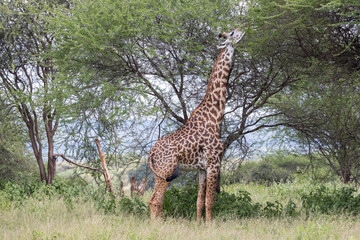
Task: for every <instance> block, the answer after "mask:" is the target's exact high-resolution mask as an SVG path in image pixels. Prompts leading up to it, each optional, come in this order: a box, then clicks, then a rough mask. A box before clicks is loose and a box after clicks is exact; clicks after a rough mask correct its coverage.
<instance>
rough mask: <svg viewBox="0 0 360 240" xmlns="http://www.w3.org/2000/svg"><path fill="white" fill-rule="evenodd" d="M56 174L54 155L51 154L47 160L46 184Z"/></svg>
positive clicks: (49, 182) (50, 182)
mask: <svg viewBox="0 0 360 240" xmlns="http://www.w3.org/2000/svg"><path fill="white" fill-rule="evenodd" d="M55 174H56V157H55V156H53V155H52V157H51V159H50V158H49V160H48V180H47V184H52V181H53V179H54V178H55Z"/></svg>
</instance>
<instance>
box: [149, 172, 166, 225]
mask: <svg viewBox="0 0 360 240" xmlns="http://www.w3.org/2000/svg"><path fill="white" fill-rule="evenodd" d="M169 184H170V182H167V181H165V180H164V179H161V178H159V177H157V176H155V188H154V192H153V194H152V195H151V197H150V200H149V206H150V216H151V220H152V221H154V220H155V219H157V218H161V214H162V210H163V203H164V196H165V191H166V188H167V187H168V186H169Z"/></svg>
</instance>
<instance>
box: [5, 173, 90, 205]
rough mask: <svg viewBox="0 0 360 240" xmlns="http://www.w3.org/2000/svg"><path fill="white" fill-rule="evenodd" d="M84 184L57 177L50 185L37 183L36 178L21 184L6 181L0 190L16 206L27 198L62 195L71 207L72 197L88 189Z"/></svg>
mask: <svg viewBox="0 0 360 240" xmlns="http://www.w3.org/2000/svg"><path fill="white" fill-rule="evenodd" d="M86 188H87V187H86V186H83V185H79V184H78V183H77V182H74V181H73V180H66V179H61V178H58V179H56V180H55V181H54V182H53V184H52V185H46V184H45V183H39V181H38V180H33V181H28V182H24V183H22V184H21V185H19V184H18V183H14V182H7V183H6V185H5V188H4V189H3V190H1V195H2V197H3V199H5V200H6V201H10V202H12V203H13V204H15V205H16V206H21V205H22V204H23V203H24V202H25V201H27V200H28V199H36V200H39V201H41V200H43V199H45V198H46V199H50V198H52V197H60V196H61V197H63V198H64V199H65V200H66V202H67V204H68V206H69V207H71V206H72V205H71V204H72V201H73V199H74V198H80V197H82V196H84V195H85V193H86V192H87V190H88V189H86Z"/></svg>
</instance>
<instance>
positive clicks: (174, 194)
mask: <svg viewBox="0 0 360 240" xmlns="http://www.w3.org/2000/svg"><path fill="white" fill-rule="evenodd" d="M196 202H197V186H196V185H190V186H189V185H187V186H185V187H182V188H178V187H172V188H170V189H169V190H168V191H167V192H166V194H165V199H164V210H163V211H164V215H165V216H166V217H176V218H177V217H182V218H188V219H194V218H195V217H196ZM296 214H297V212H296V205H295V203H294V202H292V201H291V200H290V201H289V203H288V204H287V205H286V207H285V208H284V207H283V205H282V204H281V203H279V202H278V201H275V202H274V203H273V202H267V203H266V205H265V206H264V207H263V206H262V205H261V204H260V203H253V202H252V199H251V196H250V193H249V192H247V191H244V190H239V191H237V192H236V193H228V192H225V191H222V192H221V193H220V194H215V202H214V206H213V216H214V217H219V218H222V219H227V218H234V217H236V218H244V217H256V216H262V217H278V216H281V215H287V216H295V215H296Z"/></svg>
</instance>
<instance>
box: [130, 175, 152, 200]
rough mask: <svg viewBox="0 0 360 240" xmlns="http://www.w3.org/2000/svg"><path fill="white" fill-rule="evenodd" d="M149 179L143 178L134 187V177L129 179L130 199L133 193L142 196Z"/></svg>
mask: <svg viewBox="0 0 360 240" xmlns="http://www.w3.org/2000/svg"><path fill="white" fill-rule="evenodd" d="M148 181H149V179H148V178H147V177H144V178H143V179H142V180H141V182H140V183H139V185H138V186H136V178H135V176H133V177H131V180H130V183H131V198H134V193H135V192H137V194H138V195H139V196H143V195H144V192H145V189H146V186H147V184H148Z"/></svg>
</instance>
